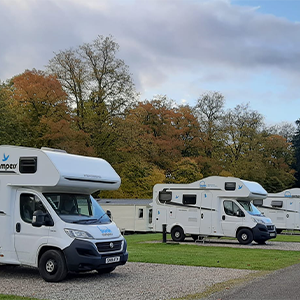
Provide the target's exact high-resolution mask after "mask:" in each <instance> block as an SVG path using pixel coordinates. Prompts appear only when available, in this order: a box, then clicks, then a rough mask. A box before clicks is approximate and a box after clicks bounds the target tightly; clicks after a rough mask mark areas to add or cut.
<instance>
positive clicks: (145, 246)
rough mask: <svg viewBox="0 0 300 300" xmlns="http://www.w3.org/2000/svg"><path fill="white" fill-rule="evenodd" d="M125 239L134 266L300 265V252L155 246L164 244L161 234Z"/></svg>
mask: <svg viewBox="0 0 300 300" xmlns="http://www.w3.org/2000/svg"><path fill="white" fill-rule="evenodd" d="M125 237H126V240H127V242H128V253H129V261H131V262H144V263H158V264H175V265H187V266H202V267H219V268H234V269H247V270H261V271H274V270H278V269H281V268H285V267H288V266H291V265H293V264H297V263H300V253H299V252H298V251H282V250H267V249H266V250H265V249H245V248H230V247H213V246H205V247H201V246H199V245H195V244H190V245H186V244H169V243H161V242H158V243H154V241H162V235H161V234H134V235H127V236H125ZM168 239H169V237H168ZM151 242H153V243H151Z"/></svg>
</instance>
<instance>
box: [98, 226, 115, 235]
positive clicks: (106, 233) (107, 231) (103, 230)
mask: <svg viewBox="0 0 300 300" xmlns="http://www.w3.org/2000/svg"><path fill="white" fill-rule="evenodd" d="M98 228H99V230H100V231H101V233H102V235H112V232H111V230H110V229H109V228H107V227H102V228H101V227H100V226H98Z"/></svg>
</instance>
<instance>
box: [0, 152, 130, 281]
mask: <svg viewBox="0 0 300 300" xmlns="http://www.w3.org/2000/svg"><path fill="white" fill-rule="evenodd" d="M0 159H1V160H2V161H1V162H0V264H13V265H27V266H33V267H37V268H38V269H39V272H40V274H41V276H42V277H43V279H44V280H46V281H52V282H58V281H61V280H63V279H64V278H65V277H66V275H67V273H68V271H71V272H83V271H90V270H97V271H98V272H99V273H102V272H105V273H107V272H111V271H113V270H114V269H115V268H116V266H118V265H123V264H125V263H126V261H127V259H128V253H127V244H126V241H125V239H124V237H123V236H122V235H121V233H120V231H119V229H118V228H117V226H116V225H115V223H114V222H112V221H111V220H110V218H109V217H108V216H107V215H106V213H105V212H104V211H103V209H102V208H101V207H100V205H99V204H98V203H97V201H96V200H94V199H93V197H92V196H91V195H90V194H92V193H94V192H96V191H98V190H112V189H117V188H118V187H119V186H120V183H121V180H120V177H119V176H118V174H117V173H116V172H115V170H114V169H113V168H112V167H111V165H110V164H109V163H108V162H106V161H105V160H103V159H99V158H93V157H85V156H79V155H72V154H68V153H66V152H65V151H60V150H53V149H48V148H41V149H34V148H25V147H17V146H0Z"/></svg>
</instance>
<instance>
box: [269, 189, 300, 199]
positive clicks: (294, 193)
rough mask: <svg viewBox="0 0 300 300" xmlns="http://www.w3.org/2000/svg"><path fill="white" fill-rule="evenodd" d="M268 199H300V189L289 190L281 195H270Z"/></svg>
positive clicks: (280, 193)
mask: <svg viewBox="0 0 300 300" xmlns="http://www.w3.org/2000/svg"><path fill="white" fill-rule="evenodd" d="M268 198H300V188H293V189H288V190H284V191H282V192H279V193H269V194H268Z"/></svg>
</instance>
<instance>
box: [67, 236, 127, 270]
mask: <svg viewBox="0 0 300 300" xmlns="http://www.w3.org/2000/svg"><path fill="white" fill-rule="evenodd" d="M97 244H101V242H99V243H97ZM105 244H107V242H105ZM63 252H64V255H65V258H66V263H67V267H68V270H69V271H71V272H84V271H91V270H99V269H105V268H111V267H116V266H119V265H124V264H125V263H126V262H127V260H128V253H127V243H126V240H125V239H124V243H123V247H122V249H120V250H116V251H109V249H107V251H105V252H99V251H98V250H97V248H96V247H95V244H93V243H91V242H89V241H84V240H78V239H75V240H74V241H73V242H72V243H71V245H70V246H69V247H67V248H66V249H64V251H63ZM112 257H119V258H120V259H119V261H117V262H113V263H106V259H107V258H112Z"/></svg>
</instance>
